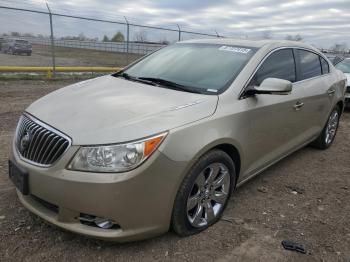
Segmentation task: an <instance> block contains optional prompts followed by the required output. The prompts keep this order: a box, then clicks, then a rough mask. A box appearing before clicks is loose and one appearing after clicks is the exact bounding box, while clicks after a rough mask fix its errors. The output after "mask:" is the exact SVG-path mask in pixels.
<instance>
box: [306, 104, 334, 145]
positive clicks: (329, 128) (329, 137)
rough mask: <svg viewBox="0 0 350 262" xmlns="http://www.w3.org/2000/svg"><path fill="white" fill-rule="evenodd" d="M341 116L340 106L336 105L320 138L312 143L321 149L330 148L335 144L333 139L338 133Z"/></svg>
mask: <svg viewBox="0 0 350 262" xmlns="http://www.w3.org/2000/svg"><path fill="white" fill-rule="evenodd" d="M339 118H340V108H339V106H336V107H334V108H333V110H332V112H331V114H330V116H329V118H328V120H327V123H326V125H325V127H324V128H323V130H322V132H321V134H320V135H319V136H318V138H316V140H315V141H314V142H312V144H311V145H312V146H314V147H316V148H319V149H327V148H329V147H330V146H331V145H332V144H333V141H334V139H335V136H336V134H337V130H338V126H339Z"/></svg>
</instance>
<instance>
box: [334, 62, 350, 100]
mask: <svg viewBox="0 0 350 262" xmlns="http://www.w3.org/2000/svg"><path fill="white" fill-rule="evenodd" d="M335 68H336V69H339V70H340V71H342V72H343V73H344V75H346V78H347V87H346V93H345V104H346V106H347V107H350V58H345V59H344V60H342V61H340V62H339V63H337V64H336V65H335Z"/></svg>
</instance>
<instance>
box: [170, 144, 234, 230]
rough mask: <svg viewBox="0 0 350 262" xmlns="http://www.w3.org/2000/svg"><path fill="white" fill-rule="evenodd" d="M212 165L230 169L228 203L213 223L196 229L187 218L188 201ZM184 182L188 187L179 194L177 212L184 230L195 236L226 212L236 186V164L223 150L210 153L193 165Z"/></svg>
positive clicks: (215, 220) (214, 221)
mask: <svg viewBox="0 0 350 262" xmlns="http://www.w3.org/2000/svg"><path fill="white" fill-rule="evenodd" d="M212 163H222V164H224V165H225V166H226V167H227V168H228V171H229V174H230V190H229V192H228V196H227V199H226V202H225V204H224V205H223V207H222V209H221V211H220V213H219V214H218V216H217V217H216V218H215V219H214V220H213V221H212V222H211V223H208V224H207V225H205V226H203V227H200V228H196V227H193V226H192V225H191V224H190V222H189V220H188V218H187V199H188V196H189V194H190V193H191V190H192V187H193V185H194V183H195V181H196V179H197V177H198V175H199V174H200V173H201V172H202V171H203V170H204V169H205V168H206V167H208V165H210V164H212ZM184 182H185V183H186V185H184V190H183V192H181V193H182V194H181V195H179V194H178V195H177V197H176V202H175V205H180V208H179V207H175V210H178V211H179V212H180V214H179V216H178V217H177V218H178V219H181V220H182V221H180V223H181V224H183V226H184V228H185V229H186V230H187V231H188V235H190V234H195V233H198V232H201V231H203V230H205V229H206V228H208V227H209V226H211V225H213V224H215V223H216V222H217V221H218V220H219V219H220V217H221V215H222V213H223V212H224V210H225V208H226V206H227V204H228V202H229V199H230V197H231V194H232V192H233V191H234V189H235V185H236V171H235V165H234V162H233V161H232V159H231V158H230V157H229V156H228V155H227V154H226V153H225V152H223V151H221V150H214V151H210V152H208V153H207V154H205V155H204V156H202V157H201V158H200V159H199V160H198V161H197V162H196V163H195V164H194V165H193V167H192V168H191V169H190V171H189V173H188V175H187V176H186V178H185V179H184V181H183V183H184Z"/></svg>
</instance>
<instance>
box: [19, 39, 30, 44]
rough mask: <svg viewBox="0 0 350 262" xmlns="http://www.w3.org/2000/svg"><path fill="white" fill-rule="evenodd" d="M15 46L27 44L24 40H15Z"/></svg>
mask: <svg viewBox="0 0 350 262" xmlns="http://www.w3.org/2000/svg"><path fill="white" fill-rule="evenodd" d="M16 43H17V44H29V43H28V41H26V40H16Z"/></svg>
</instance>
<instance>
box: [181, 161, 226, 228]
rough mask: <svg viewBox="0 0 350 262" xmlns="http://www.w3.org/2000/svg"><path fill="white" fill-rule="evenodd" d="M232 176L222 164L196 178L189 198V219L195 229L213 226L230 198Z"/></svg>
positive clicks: (210, 167)
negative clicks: (212, 223)
mask: <svg viewBox="0 0 350 262" xmlns="http://www.w3.org/2000/svg"><path fill="white" fill-rule="evenodd" d="M229 190H230V174H229V170H228V168H227V167H226V166H225V165H224V164H222V163H213V164H210V165H209V166H207V167H206V168H205V169H204V170H203V171H202V172H201V173H200V174H199V175H198V177H197V178H196V180H195V182H194V185H193V186H192V190H191V192H190V194H189V196H188V198H187V218H188V220H189V222H190V224H191V225H192V226H193V227H196V228H200V227H204V226H207V225H209V224H211V222H213V221H214V220H215V219H216V218H217V217H218V216H219V214H220V212H221V210H222V208H223V207H224V205H225V203H226V200H227V198H228V196H229V192H230V191H229Z"/></svg>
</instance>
